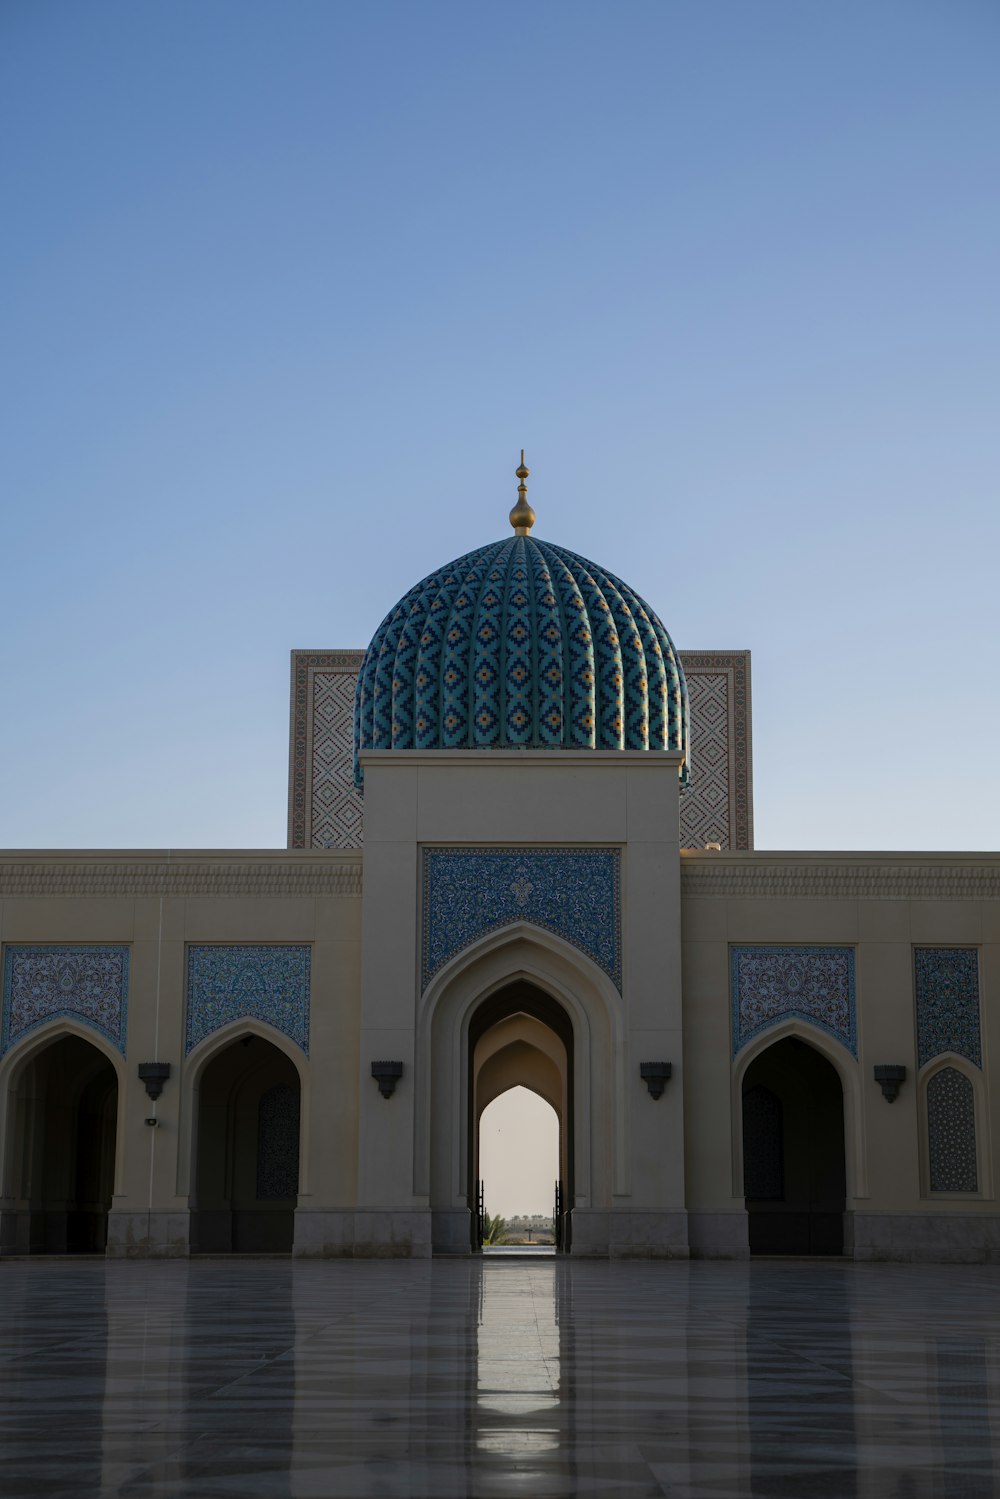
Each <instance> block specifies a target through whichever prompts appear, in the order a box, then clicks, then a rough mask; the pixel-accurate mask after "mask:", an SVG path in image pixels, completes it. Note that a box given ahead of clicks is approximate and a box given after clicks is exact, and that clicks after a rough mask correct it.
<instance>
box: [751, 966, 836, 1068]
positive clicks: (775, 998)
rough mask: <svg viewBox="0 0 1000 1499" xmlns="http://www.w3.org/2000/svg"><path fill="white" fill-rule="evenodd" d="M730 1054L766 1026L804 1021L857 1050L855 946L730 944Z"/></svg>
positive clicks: (766, 1027)
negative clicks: (731, 1033) (736, 945)
mask: <svg viewBox="0 0 1000 1499" xmlns="http://www.w3.org/2000/svg"><path fill="white" fill-rule="evenodd" d="M729 963H730V999H731V1004H732V1022H733V1055H734V1056H735V1055H736V1053H737V1052H738V1051H739V1050H740V1049H741V1048H742V1047H744V1046H745V1045H746V1043H747V1042H748V1041H752V1040H753V1038H754V1036H759V1035H760V1033H761V1032H762V1031H765V1030H767V1029H768V1027H769V1026H772V1025H778V1024H780V1022H781V1021H783V1020H790V1019H798V1020H805V1021H808V1023H809V1024H810V1025H815V1026H817V1027H818V1029H819V1030H821V1031H825V1032H826V1034H827V1035H828V1036H833V1037H834V1039H835V1040H837V1041H839V1042H840V1043H841V1044H842V1045H843V1046H846V1047H847V1049H848V1051H849V1052H851V1053H852V1054H853V1055H854V1056H857V1053H858V1042H857V1012H856V1004H855V986H854V949H853V947H756V946H755V947H732V948H730V950H729Z"/></svg>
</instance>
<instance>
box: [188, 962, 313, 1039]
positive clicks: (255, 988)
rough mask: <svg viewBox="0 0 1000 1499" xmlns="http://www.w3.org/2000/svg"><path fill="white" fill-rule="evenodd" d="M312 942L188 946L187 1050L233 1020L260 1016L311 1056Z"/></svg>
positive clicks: (254, 1018) (257, 1018) (255, 1018)
mask: <svg viewBox="0 0 1000 1499" xmlns="http://www.w3.org/2000/svg"><path fill="white" fill-rule="evenodd" d="M310 956H311V955H310V950H309V948H308V947H284V946H282V947H258V946H256V945H252V944H249V943H240V944H238V945H234V946H231V947H230V946H227V947H221V946H215V945H212V946H206V947H189V948H188V954H187V960H188V971H187V1041H186V1050H187V1051H191V1049H192V1048H193V1047H195V1046H197V1045H198V1042H199V1041H203V1040H204V1039H205V1037H206V1036H210V1035H211V1034H212V1032H213V1031H217V1030H219V1028H220V1027H221V1026H223V1025H229V1023H230V1022H231V1021H233V1020H262V1021H263V1022H264V1023H265V1024H266V1025H273V1026H274V1028H275V1030H277V1031H280V1032H281V1033H282V1035H283V1036H287V1037H288V1039H289V1040H290V1041H294V1042H295V1044H296V1046H300V1047H301V1048H302V1050H303V1051H304V1052H305V1054H306V1056H308V1055H309V974H310Z"/></svg>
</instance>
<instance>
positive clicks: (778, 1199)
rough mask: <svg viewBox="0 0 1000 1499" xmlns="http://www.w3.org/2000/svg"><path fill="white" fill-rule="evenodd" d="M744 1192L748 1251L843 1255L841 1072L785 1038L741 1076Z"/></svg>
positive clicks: (805, 1046)
mask: <svg viewBox="0 0 1000 1499" xmlns="http://www.w3.org/2000/svg"><path fill="white" fill-rule="evenodd" d="M742 1105H743V1189H744V1194H745V1199H746V1207H747V1214H748V1216H749V1220H750V1221H749V1229H750V1253H751V1254H796V1255H797V1254H843V1252H844V1211H845V1207H846V1193H847V1185H846V1182H847V1173H846V1153H845V1146H844V1090H843V1085H842V1083H841V1080H840V1076H839V1074H838V1072H837V1069H836V1067H834V1065H833V1063H832V1062H831V1061H829V1060H828V1059H827V1058H826V1057H825V1056H823V1054H822V1053H821V1052H820V1051H819V1050H817V1048H815V1047H813V1046H810V1045H809V1043H808V1042H807V1041H805V1040H803V1039H802V1038H801V1037H800V1036H785V1037H783V1038H782V1039H781V1040H778V1041H775V1042H773V1043H772V1044H771V1045H770V1046H768V1047H766V1048H765V1050H763V1051H761V1052H759V1053H758V1054H757V1056H755V1057H754V1058H753V1060H752V1061H751V1062H750V1064H749V1066H748V1067H747V1069H746V1071H745V1073H744V1074H743V1088H742Z"/></svg>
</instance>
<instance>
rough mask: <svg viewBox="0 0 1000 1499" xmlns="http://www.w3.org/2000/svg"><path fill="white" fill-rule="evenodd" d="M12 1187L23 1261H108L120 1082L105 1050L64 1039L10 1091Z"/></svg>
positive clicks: (34, 1059) (42, 1053)
mask: <svg viewBox="0 0 1000 1499" xmlns="http://www.w3.org/2000/svg"><path fill="white" fill-rule="evenodd" d="M9 1107H10V1114H9V1132H8V1138H9V1139H10V1142H11V1144H10V1150H9V1154H8V1159H7V1175H8V1186H7V1188H6V1189H5V1193H4V1195H5V1196H6V1197H7V1198H8V1201H10V1202H11V1203H12V1207H11V1209H10V1210H9V1211H10V1212H11V1214H12V1216H13V1219H14V1232H13V1235H12V1238H13V1242H14V1248H15V1250H16V1252H18V1253H20V1254H102V1253H103V1252H104V1250H105V1248H106V1246H107V1242H108V1212H109V1211H110V1208H111V1196H112V1193H113V1191H114V1182H115V1146H116V1137H117V1131H118V1075H117V1073H116V1072H115V1069H114V1067H113V1065H112V1064H111V1062H110V1061H109V1060H108V1058H107V1057H106V1056H105V1055H104V1054H103V1052H101V1051H100V1050H99V1049H98V1047H96V1046H93V1045H91V1043H90V1042H89V1041H85V1040H84V1039H83V1038H82V1037H81V1036H62V1037H60V1039H59V1040H56V1041H52V1042H51V1043H50V1044H49V1045H48V1046H44V1047H42V1049H41V1050H39V1051H37V1052H35V1053H34V1054H33V1055H32V1056H31V1057H30V1058H29V1059H28V1060H27V1061H26V1062H25V1064H24V1066H23V1067H22V1068H21V1070H20V1072H19V1073H17V1075H16V1077H15V1079H14V1081H13V1083H12V1085H11V1090H10V1104H9Z"/></svg>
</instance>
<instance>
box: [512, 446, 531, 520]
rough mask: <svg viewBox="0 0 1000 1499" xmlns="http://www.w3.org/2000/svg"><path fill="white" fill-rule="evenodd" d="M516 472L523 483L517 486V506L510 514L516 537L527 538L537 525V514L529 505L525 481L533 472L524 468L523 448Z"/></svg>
mask: <svg viewBox="0 0 1000 1499" xmlns="http://www.w3.org/2000/svg"><path fill="white" fill-rule="evenodd" d="M514 472H515V474H516V475H517V477H518V478H519V479H520V481H521V482H520V484H519V485H518V486H517V504H516V505H515V506H514V508H513V510H512V511H511V512H510V523H511V525H512V526H513V527H514V535H515V536H527V535H528V533H529V531H530V530H531V528H532V526H533V525H534V524H535V512H534V511H533V510H532V508H531V506H530V505H529V504H528V486H527V484H525V482H524V481H525V479H526V478H527V477H528V475H529V474H530V473H531V470H530V468H525V466H524V449H523V448H522V449H521V462H520V463H519V464H518V466H517V468H516V469H515V470H514Z"/></svg>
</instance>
